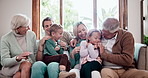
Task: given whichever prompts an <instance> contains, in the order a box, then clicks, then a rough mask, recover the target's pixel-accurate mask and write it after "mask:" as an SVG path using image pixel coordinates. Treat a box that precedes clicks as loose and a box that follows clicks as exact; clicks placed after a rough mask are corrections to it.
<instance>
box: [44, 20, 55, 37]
mask: <svg viewBox="0 0 148 78" xmlns="http://www.w3.org/2000/svg"><path fill="white" fill-rule="evenodd" d="M52 24H53V22H52V21H44V26H43V29H44V30H45V33H46V35H49V34H50V33H49V28H50V27H51V25H52Z"/></svg>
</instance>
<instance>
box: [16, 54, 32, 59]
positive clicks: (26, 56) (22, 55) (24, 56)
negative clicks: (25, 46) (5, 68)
mask: <svg viewBox="0 0 148 78" xmlns="http://www.w3.org/2000/svg"><path fill="white" fill-rule="evenodd" d="M30 54H32V53H31V52H23V53H22V54H20V55H18V56H16V61H21V60H22V59H26V60H27V59H28V56H29V55H30Z"/></svg>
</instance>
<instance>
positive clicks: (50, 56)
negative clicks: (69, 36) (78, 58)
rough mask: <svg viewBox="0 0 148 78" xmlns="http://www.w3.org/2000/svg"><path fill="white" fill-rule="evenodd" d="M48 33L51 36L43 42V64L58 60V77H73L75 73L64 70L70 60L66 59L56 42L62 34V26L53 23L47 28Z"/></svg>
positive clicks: (67, 68)
mask: <svg viewBox="0 0 148 78" xmlns="http://www.w3.org/2000/svg"><path fill="white" fill-rule="evenodd" d="M49 34H50V36H51V38H50V39H48V40H47V41H46V42H45V48H44V56H43V62H44V63H45V64H49V63H50V62H58V63H59V64H60V66H59V68H60V74H59V78H67V77H68V78H75V77H76V74H75V73H73V72H70V73H69V72H66V71H69V70H70V62H69V61H68V57H67V55H66V54H63V48H61V46H60V45H59V44H58V41H59V39H60V38H61V37H62V34H63V28H62V27H61V26H60V25H57V24H53V25H52V26H51V27H50V28H49Z"/></svg>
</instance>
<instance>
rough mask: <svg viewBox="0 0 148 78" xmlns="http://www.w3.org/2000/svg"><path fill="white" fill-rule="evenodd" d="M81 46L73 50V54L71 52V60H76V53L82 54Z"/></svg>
mask: <svg viewBox="0 0 148 78" xmlns="http://www.w3.org/2000/svg"><path fill="white" fill-rule="evenodd" d="M80 48H81V47H80V46H79V47H75V48H74V49H73V50H72V52H71V54H70V56H71V58H73V59H74V55H75V54H76V53H79V52H80Z"/></svg>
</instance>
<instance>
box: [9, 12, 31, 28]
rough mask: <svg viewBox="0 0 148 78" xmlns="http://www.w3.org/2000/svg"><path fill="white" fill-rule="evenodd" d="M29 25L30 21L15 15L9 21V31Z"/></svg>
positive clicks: (25, 17) (20, 15)
mask: <svg viewBox="0 0 148 78" xmlns="http://www.w3.org/2000/svg"><path fill="white" fill-rule="evenodd" d="M29 24H30V19H29V18H28V17H27V16H26V15H23V14H16V15H14V16H13V18H12V20H11V29H12V30H15V29H17V28H19V27H21V26H23V27H27V26H28V25H29Z"/></svg>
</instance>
